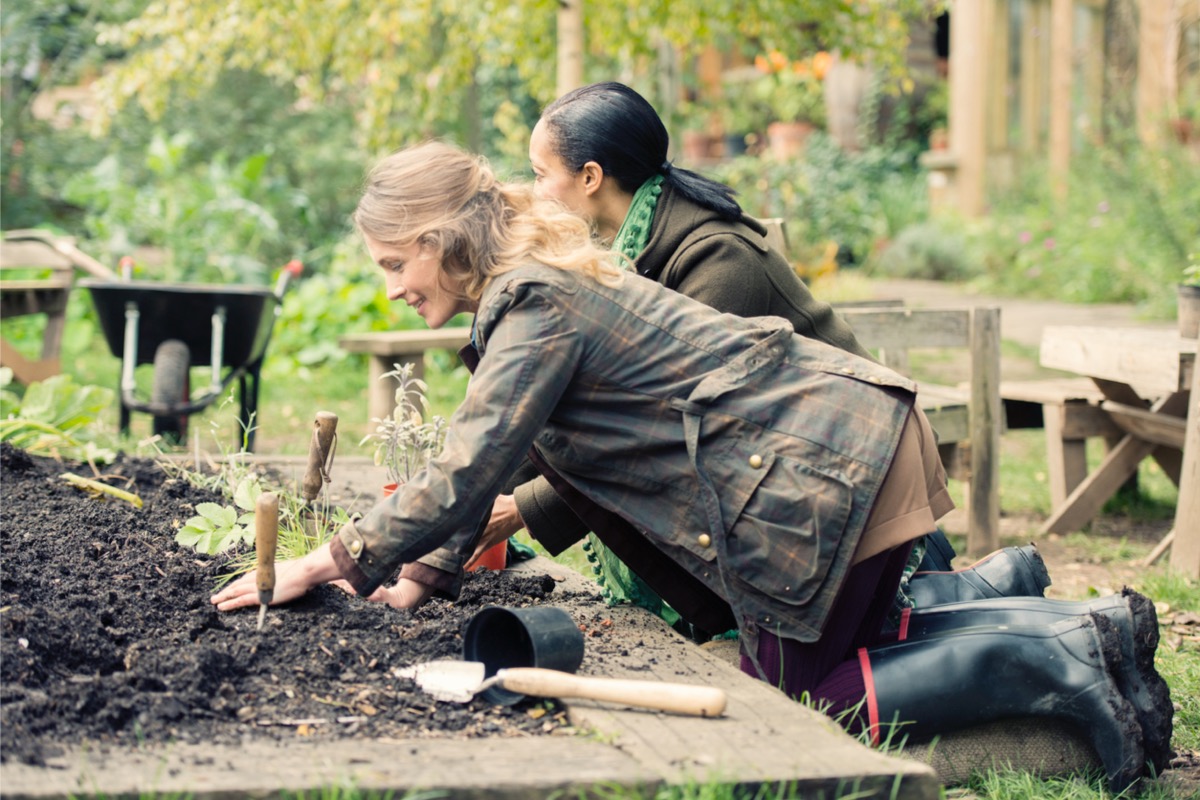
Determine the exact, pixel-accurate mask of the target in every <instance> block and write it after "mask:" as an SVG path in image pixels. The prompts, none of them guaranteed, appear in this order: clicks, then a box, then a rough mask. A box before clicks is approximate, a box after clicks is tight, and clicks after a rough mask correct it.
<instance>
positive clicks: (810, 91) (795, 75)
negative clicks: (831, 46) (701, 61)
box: [754, 51, 832, 159]
mask: <svg viewBox="0 0 1200 800" xmlns="http://www.w3.org/2000/svg"><path fill="white" fill-rule="evenodd" d="M831 61H832V57H831V56H830V55H829V54H828V53H824V52H821V53H817V54H816V55H814V56H812V57H811V58H806V59H800V60H796V61H791V60H789V59H788V58H787V57H786V56H784V55H783V54H782V53H780V52H778V51H774V52H772V53H770V54H768V55H765V56H757V57H756V58H755V59H754V66H755V68H757V69H758V71H759V73H761V77H760V78H759V79H758V81H757V82H756V84H755V87H754V88H755V95H756V96H757V97H758V99H759V100H760V101H761V102H762V103H763V104H764V105H765V106H766V108H768V109H769V111H770V115H771V118H772V122H771V123H770V124H769V125H768V126H767V143H768V144H769V145H770V147H771V152H772V154H773V155H774V156H775V157H776V158H778V159H790V158H795V157H796V156H798V155H799V154H800V153H802V152H803V151H804V144H805V142H806V141H807V140H808V137H809V136H811V135H812V133H813V131H815V130H817V129H818V128H824V127H825V87H824V78H825V72H826V70H828V69H829V64H830V62H831Z"/></svg>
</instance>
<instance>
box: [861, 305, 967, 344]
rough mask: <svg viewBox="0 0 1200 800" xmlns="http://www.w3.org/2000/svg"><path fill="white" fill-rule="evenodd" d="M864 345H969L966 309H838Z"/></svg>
mask: <svg viewBox="0 0 1200 800" xmlns="http://www.w3.org/2000/svg"><path fill="white" fill-rule="evenodd" d="M839 313H841V315H842V316H843V317H844V318H845V320H846V321H847V322H848V323H849V324H850V327H852V328H853V329H854V336H855V338H857V339H858V341H859V342H860V343H861V344H862V345H863V347H867V348H871V349H874V348H888V349H890V348H895V349H912V348H923V347H926V348H934V347H970V343H971V311H970V310H969V309H932V308H921V309H912V308H909V309H898V310H892V309H864V308H845V309H842V310H840V311H839Z"/></svg>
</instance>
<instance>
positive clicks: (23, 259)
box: [0, 230, 116, 385]
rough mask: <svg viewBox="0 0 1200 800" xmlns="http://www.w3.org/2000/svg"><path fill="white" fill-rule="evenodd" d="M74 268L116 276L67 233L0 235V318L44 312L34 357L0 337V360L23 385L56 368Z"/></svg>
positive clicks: (98, 274)
mask: <svg viewBox="0 0 1200 800" xmlns="http://www.w3.org/2000/svg"><path fill="white" fill-rule="evenodd" d="M76 269H82V270H84V271H85V272H88V273H89V274H91V275H94V276H96V277H98V278H110V279H115V278H116V274H115V273H114V272H113V271H112V270H110V269H108V268H107V267H105V266H104V265H103V264H101V263H100V262H98V261H96V260H95V259H94V258H92V257H91V256H88V255H86V254H85V253H83V252H81V251H80V250H79V249H78V248H77V247H75V242H74V240H73V239H71V238H69V237H62V236H54V235H52V234H50V233H47V232H45V231H38V230H14V231H6V232H5V233H4V235H3V239H0V271H2V273H3V277H2V278H0V317H3V318H4V319H9V318H12V317H20V316H27V315H31V314H45V315H46V326H45V328H44V329H43V330H42V348H41V354H40V357H38V358H27V357H26V356H25V355H23V354H22V353H21V352H20V351H19V350H17V348H16V347H14V346H13V345H11V344H9V343H8V342H7V341H5V340H4V339H3V338H0V365H3V366H6V367H8V368H10V369H11V370H12V371H13V377H14V378H16V379H17V380H18V381H20V382H21V383H23V384H26V385H28V384H30V383H33V382H35V381H43V380H45V379H46V378H49V377H50V376H52V375H57V374H58V373H59V372H60V371H61V365H60V363H59V351H60V349H61V347H62V336H63V329H64V328H65V327H66V322H67V300H68V299H69V297H70V294H71V284H72V283H73V281H74V278H75V270H76Z"/></svg>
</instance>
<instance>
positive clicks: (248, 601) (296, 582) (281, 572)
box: [211, 544, 341, 611]
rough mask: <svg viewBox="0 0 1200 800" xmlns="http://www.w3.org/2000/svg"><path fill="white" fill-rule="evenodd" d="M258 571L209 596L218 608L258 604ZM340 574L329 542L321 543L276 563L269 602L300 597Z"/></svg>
mask: <svg viewBox="0 0 1200 800" xmlns="http://www.w3.org/2000/svg"><path fill="white" fill-rule="evenodd" d="M257 574H258V571H257V570H251V571H250V572H248V573H246V574H245V575H243V576H242V577H240V578H238V579H237V580H236V581H234V582H233V583H231V584H229V585H228V586H226V587H225V588H224V589H222V590H221V591H219V592H217V593H216V594H214V595H213V596H212V598H211V601H212V604H213V605H215V606H216V607H217V609H218V610H219V611H233V610H234V609H238V608H247V607H249V606H256V605H258V587H257V586H256V585H255V579H256V577H257ZM340 577H341V573H339V572H338V568H337V564H335V563H334V561H333V555H332V554H331V553H330V550H329V545H328V544H324V545H322V546H321V547H319V548H317V549H316V550H314V551H312V552H311V553H309V554H308V555H306V556H303V557H301V558H297V559H294V560H292V561H280V562H279V563H277V564H276V565H275V591H274V592H273V593H272V597H271V605H273V606H275V605H279V604H280V603H287V602H289V601H291V600H295V599H296V598H298V597H303V596H304V594H305V593H306V592H308V590H309V589H311V588H313V587H314V586H317V585H319V584H322V583H327V582H329V581H333V580H337V579H338V578H340Z"/></svg>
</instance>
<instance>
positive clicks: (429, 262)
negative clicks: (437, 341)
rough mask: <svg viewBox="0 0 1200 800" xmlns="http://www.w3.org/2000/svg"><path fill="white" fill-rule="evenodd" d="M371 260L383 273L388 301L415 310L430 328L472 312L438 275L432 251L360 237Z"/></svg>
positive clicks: (438, 266) (439, 265)
mask: <svg viewBox="0 0 1200 800" xmlns="http://www.w3.org/2000/svg"><path fill="white" fill-rule="evenodd" d="M363 241H364V242H366V245H367V252H369V253H370V254H371V260H372V261H374V262H375V263H376V264H378V265H379V268H380V269H382V270H383V280H384V284H385V285H386V287H387V296H388V299H389V300H393V301H396V300H399V301H403V302H405V303H407V304H408V305H409V306H411V307H412V308H414V309H416V311H417V313H418V314H420V315H421V318H422V319H424V320H425V324H427V325H428V326H429V327H430V328H440V327H442V326H443V325H445V324H446V323H447V322H449V321H450V320H451V319H453V318H454V317H455V316H456V315H458V314H461V313H464V312H471V311H474V310H475V309H474V307H473V304H472V303H470V302H469V301H468V300H466V299H465V298H462V297H460V296H459V295H460V294H461V291H460V290H461V288H462V286H461V283H462V282H461V281H459V282H458V283H457V284H456V283H455V282H454V280H453V279H452V278H450V277H449V276H447V275H446V274H445V273H444V272H442V260H441V259H440V258H438V256H437V254H436V253H435V252H434V250H433V248H431V247H429V246H428V245H424V244H412V245H409V246H407V247H396V246H394V245H387V244H383V243H382V242H379V241H376V240H375V239H373V238H371V237H370V236H368V235H367V234H365V233H364V234H363Z"/></svg>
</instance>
